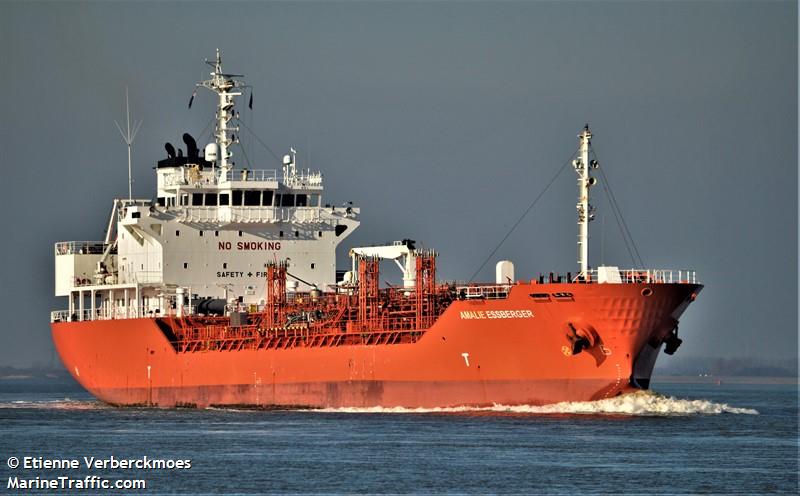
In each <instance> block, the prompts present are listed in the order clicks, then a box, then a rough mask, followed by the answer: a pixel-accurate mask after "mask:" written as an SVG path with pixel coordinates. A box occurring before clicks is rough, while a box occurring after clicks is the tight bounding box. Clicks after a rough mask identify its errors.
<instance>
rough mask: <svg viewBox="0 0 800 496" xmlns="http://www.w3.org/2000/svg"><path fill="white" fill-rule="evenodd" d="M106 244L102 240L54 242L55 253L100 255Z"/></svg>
mask: <svg viewBox="0 0 800 496" xmlns="http://www.w3.org/2000/svg"><path fill="white" fill-rule="evenodd" d="M106 247H108V245H107V244H105V243H103V242H102V241H61V242H59V243H56V247H55V251H56V255H102V254H103V253H104V252H105V250H106Z"/></svg>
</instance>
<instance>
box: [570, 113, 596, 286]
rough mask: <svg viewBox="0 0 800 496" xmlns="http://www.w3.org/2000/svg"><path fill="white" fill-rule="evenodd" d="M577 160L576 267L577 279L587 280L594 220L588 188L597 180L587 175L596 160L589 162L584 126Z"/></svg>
mask: <svg viewBox="0 0 800 496" xmlns="http://www.w3.org/2000/svg"><path fill="white" fill-rule="evenodd" d="M578 139H579V148H578V158H576V159H575V160H573V161H572V166H573V168H574V169H575V172H576V173H577V174H578V204H577V205H576V207H577V210H578V265H580V274H579V277H580V278H581V279H583V280H588V276H589V222H590V221H592V220H594V207H593V206H592V205H591V204H590V203H589V188H590V187H592V186H594V184H595V183H596V182H597V180H596V179H595V178H594V177H592V176H591V174H590V173H589V171H590V169H596V168H597V161H596V160H592V161H590V160H589V151H590V150H591V146H592V132H591V131H590V130H589V124H586V125H585V126H584V128H583V130H582V131H581V133H580V134H579V135H578Z"/></svg>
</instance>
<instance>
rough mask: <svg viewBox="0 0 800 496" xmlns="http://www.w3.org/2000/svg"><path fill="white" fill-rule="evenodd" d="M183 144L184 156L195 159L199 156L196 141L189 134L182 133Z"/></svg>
mask: <svg viewBox="0 0 800 496" xmlns="http://www.w3.org/2000/svg"><path fill="white" fill-rule="evenodd" d="M183 142H184V143H186V156H187V157H189V158H195V157H199V156H200V150H198V148H197V141H195V140H194V138H192V135H191V134H189V133H183Z"/></svg>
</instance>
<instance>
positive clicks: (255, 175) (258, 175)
mask: <svg viewBox="0 0 800 496" xmlns="http://www.w3.org/2000/svg"><path fill="white" fill-rule="evenodd" d="M225 179H226V180H228V181H256V182H258V181H270V182H275V181H277V180H278V171H276V170H275V169H255V170H251V169H236V170H229V171H228V172H226V173H225Z"/></svg>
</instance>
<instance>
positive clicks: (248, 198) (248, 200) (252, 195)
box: [244, 191, 261, 207]
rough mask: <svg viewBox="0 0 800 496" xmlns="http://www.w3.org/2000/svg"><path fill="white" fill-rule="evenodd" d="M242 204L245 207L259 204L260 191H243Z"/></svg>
mask: <svg viewBox="0 0 800 496" xmlns="http://www.w3.org/2000/svg"><path fill="white" fill-rule="evenodd" d="M244 204H245V206H246V207H257V206H259V205H261V192H260V191H245V192H244Z"/></svg>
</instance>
